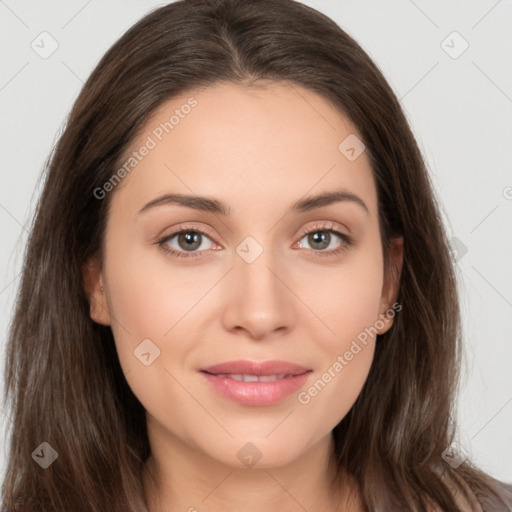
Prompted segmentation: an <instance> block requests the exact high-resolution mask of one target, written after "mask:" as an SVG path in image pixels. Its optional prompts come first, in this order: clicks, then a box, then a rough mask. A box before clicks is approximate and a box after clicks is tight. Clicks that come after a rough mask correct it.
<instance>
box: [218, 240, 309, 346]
mask: <svg viewBox="0 0 512 512" xmlns="http://www.w3.org/2000/svg"><path fill="white" fill-rule="evenodd" d="M240 254H242V253H240ZM291 276H292V273H291V272H288V271H286V270H284V269H283V265H281V264H279V263H278V262H277V261H276V259H275V257H274V256H273V253H272V251H271V250H270V249H265V250H263V252H262V253H261V254H260V255H259V256H258V257H257V258H256V259H255V260H254V261H252V262H251V261H250V259H249V260H246V259H244V258H243V257H241V256H239V255H238V254H235V260H234V268H233V270H232V271H231V272H230V279H229V282H228V283H227V286H226V288H227V290H226V294H227V295H226V297H225V302H224V310H223V323H224V327H225V329H227V330H228V331H231V332H236V331H239V332H244V333H245V334H246V335H247V336H248V337H250V338H252V339H255V340H263V339H269V338H272V337H275V336H279V335H281V336H282V335H283V334H285V333H287V332H289V331H290V330H291V329H293V326H294V323H295V321H296V318H297V311H296V307H297V303H298V302H299V301H298V300H297V298H296V296H295V295H294V292H293V283H289V281H290V280H291Z"/></svg>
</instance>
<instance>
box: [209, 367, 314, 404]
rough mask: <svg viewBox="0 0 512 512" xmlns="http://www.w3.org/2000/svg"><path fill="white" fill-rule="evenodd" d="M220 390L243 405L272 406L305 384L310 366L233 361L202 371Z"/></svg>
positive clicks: (212, 384)
mask: <svg viewBox="0 0 512 512" xmlns="http://www.w3.org/2000/svg"><path fill="white" fill-rule="evenodd" d="M200 372H201V374H202V375H203V376H204V378H205V380H206V381H207V382H208V383H209V384H210V386H211V388H212V389H213V390H215V391H216V393H218V394H220V395H222V396H223V397H225V398H228V399H229V400H232V401H234V402H237V403H240V404H243V405H259V406H263V405H272V404H275V403H277V402H280V401H281V400H283V399H284V398H286V397H287V396H289V395H290V394H291V393H293V392H295V391H297V390H298V389H299V388H300V387H302V386H303V385H304V384H305V382H306V380H307V379H308V377H309V374H310V373H311V372H312V370H311V369H310V368H307V367H305V366H300V365H297V364H293V363H289V362H286V361H266V362H264V363H258V362H253V361H230V362H226V363H222V364H217V365H214V366H208V367H206V368H202V369H201V370H200Z"/></svg>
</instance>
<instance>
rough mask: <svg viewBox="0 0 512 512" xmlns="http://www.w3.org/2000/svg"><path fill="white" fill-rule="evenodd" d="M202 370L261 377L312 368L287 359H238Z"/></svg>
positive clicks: (213, 373) (285, 374)
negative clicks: (259, 361) (257, 360)
mask: <svg viewBox="0 0 512 512" xmlns="http://www.w3.org/2000/svg"><path fill="white" fill-rule="evenodd" d="M201 371H202V372H206V373H210V374H212V375H256V376H258V377H260V376H270V375H284V376H293V375H300V374H301V373H305V372H307V371H311V368H307V367H305V366H300V365H298V364H294V363H289V362H287V361H265V362H262V363H258V362H255V361H245V360H238V361H228V362H226V363H221V364H216V365H214V366H208V367H206V368H201Z"/></svg>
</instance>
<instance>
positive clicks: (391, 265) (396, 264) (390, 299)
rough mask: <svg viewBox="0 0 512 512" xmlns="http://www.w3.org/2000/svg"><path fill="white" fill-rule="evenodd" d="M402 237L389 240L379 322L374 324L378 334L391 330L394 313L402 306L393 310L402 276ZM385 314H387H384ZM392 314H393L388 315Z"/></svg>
mask: <svg viewBox="0 0 512 512" xmlns="http://www.w3.org/2000/svg"><path fill="white" fill-rule="evenodd" d="M403 249H404V239H403V237H395V238H392V239H391V240H390V246H389V261H388V268H387V269H386V271H385V274H384V282H383V285H382V294H381V300H380V308H379V320H378V321H377V322H376V324H377V325H378V326H381V325H382V324H384V325H383V327H382V328H379V329H378V334H384V333H385V332H387V331H389V329H391V326H392V325H393V319H394V317H395V312H396V311H400V309H402V306H401V305H400V304H398V305H397V306H395V308H393V305H394V304H395V303H396V299H397V296H398V289H399V287H400V276H401V275H402V263H403V254H404V251H403ZM386 312H387V314H386ZM391 312H393V314H390V313H391Z"/></svg>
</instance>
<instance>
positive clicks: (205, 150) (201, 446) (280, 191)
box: [86, 83, 401, 467]
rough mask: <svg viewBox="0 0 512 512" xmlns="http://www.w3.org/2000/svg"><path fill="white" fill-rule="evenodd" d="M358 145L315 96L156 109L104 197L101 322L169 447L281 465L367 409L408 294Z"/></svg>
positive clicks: (97, 289) (187, 99)
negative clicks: (394, 268) (386, 263)
mask: <svg viewBox="0 0 512 512" xmlns="http://www.w3.org/2000/svg"><path fill="white" fill-rule="evenodd" d="M191 98H192V99H191ZM357 137H359V139H361V136H360V135H358V133H357V131H356V129H355V127H354V126H353V125H352V124H351V122H349V120H348V119H347V118H345V117H344V116H342V115H340V113H339V112H338V111H336V110H335V109H334V108H333V107H331V106H330V104H329V103H328V102H327V101H325V100H324V99H323V98H322V97H320V96H318V95H316V94H314V93H312V92H310V91H308V90H305V89H303V88H301V87H298V86H293V87H292V86H290V85H285V84H282V83H280V84H277V83H271V84H269V86H268V87H266V88H263V89H255V88H250V89H249V88H246V87H243V86H238V85H231V84H230V85H227V84H218V85H216V86H213V87H209V88H207V89H205V90H203V91H202V92H199V93H197V94H196V93H190V94H183V95H182V96H180V97H177V98H175V99H172V100H171V101H168V102H167V103H166V104H164V105H163V106H162V107H161V108H160V109H159V110H158V111H156V113H155V114H154V115H153V116H152V118H151V119H150V121H149V122H148V123H147V124H146V127H145V130H144V131H143V133H141V134H140V136H138V138H137V140H135V141H134V142H133V144H132V145H131V147H130V154H131V155H132V158H133V160H131V161H127V165H126V166H125V173H123V172H122V171H120V172H119V173H118V174H117V178H120V177H122V176H123V174H126V175H125V176H124V177H123V179H122V181H121V183H119V184H117V185H116V183H117V182H118V181H119V179H117V180H116V179H115V178H114V179H113V180H112V181H111V182H110V185H109V184H106V185H105V187H104V188H103V190H104V192H99V191H98V197H101V196H102V195H103V196H104V195H108V194H112V197H109V198H108V199H111V205H110V216H109V219H108V224H107V229H106V238H105V251H104V259H103V262H102V266H101V267H94V265H93V264H92V263H91V265H90V266H89V267H87V268H88V270H87V272H86V283H88V284H87V287H88V292H89V294H90V298H91V304H92V305H91V317H92V318H93V319H94V320H95V321H96V322H99V323H103V324H107V325H111V327H112V331H113V334H114V338H115V343H116V347H117V351H118V354H119V359H120V363H121V366H122V368H123V371H124V374H125V376H126V379H127V381H128V383H129V385H130V387H131V389H132V390H133V392H134V394H135V395H136V396H137V398H138V399H139V400H140V402H141V403H142V405H143V406H144V408H145V409H146V411H147V420H148V431H149V435H150V440H151V441H152V442H153V444H156V443H160V444H161V446H167V447H172V446H175V447H176V446H181V447H186V448H187V449H191V450H193V451H194V452H195V453H197V452H198V451H199V452H200V453H201V454H202V455H206V456H208V457H211V458H213V459H215V460H217V461H220V462H222V463H224V464H227V465H230V466H238V467H240V466H243V465H246V466H247V465H252V464H254V463H257V464H258V466H259V467H272V466H276V465H282V464H285V463H288V462H291V461H293V460H295V459H297V458H298V457H299V456H301V455H303V454H305V453H306V452H307V451H308V450H311V449H313V448H314V447H315V445H318V443H320V442H322V441H325V440H326V439H328V438H329V436H330V433H331V430H332V429H333V428H334V427H335V426H336V424H337V423H338V422H339V421H340V420H341V419H342V418H343V417H344V416H345V415H346V414H347V412H348V411H349V409H350V408H351V407H352V405H353V404H354V402H355V400H356V398H357V396H358V394H359V393H360V391H361V388H362V386H363V384H364V382H365V379H366V378H367V375H368V372H369V369H370V365H371V362H372V358H373V355H374V344H375V332H379V333H383V332H385V331H386V330H388V329H389V328H390V326H391V324H392V321H393V320H392V316H393V314H391V315H390V314H389V313H390V311H391V312H392V313H394V311H393V310H392V309H390V308H392V306H393V303H394V300H395V297H396V291H397V286H396V282H394V281H392V280H391V278H390V277H389V276H387V275H384V268H383V256H382V248H381V240H380V232H379V219H378V211H377V195H376V188H375V184H374V180H373V177H372V172H371V168H370V165H369V160H368V156H367V154H366V152H365V151H364V147H363V146H361V142H360V140H359V139H358V138H357ZM144 147H145V148H146V149H143V148H144ZM133 152H136V155H133V154H132V153H133ZM324 194H337V196H334V195H332V196H329V197H330V199H329V197H328V198H327V199H324V200H314V199H313V198H315V197H317V196H322V195H324ZM166 195H169V196H168V197H167V198H166V199H161V198H163V197H164V196H166ZM171 195H180V197H181V199H176V196H174V200H173V197H172V196H171ZM159 198H160V199H161V200H159V201H157V202H154V201H155V200H156V199H159ZM185 198H186V200H185ZM202 198H207V199H202ZM98 200H102V199H98ZM103 200H107V199H103ZM185 203H187V204H185ZM221 205H222V206H221ZM294 205H295V206H296V207H295V208H293V206H294ZM224 210H226V211H224ZM180 231H181V232H182V233H181V234H177V233H178V232H180ZM397 247H398V248H397V250H396V252H395V253H393V254H392V255H391V256H392V258H394V259H393V261H395V263H396V264H397V265H398V266H400V259H401V248H400V247H399V246H397ZM102 286H103V287H104V291H102V290H101V287H102ZM386 312H388V316H387V317H385V318H384V319H382V317H381V315H383V314H386ZM234 361H245V362H246V363H247V366H246V367H244V366H241V367H240V366H236V365H228V367H227V368H226V367H225V368H217V369H215V368H214V369H212V368H211V367H212V366H215V365H219V364H222V363H230V362H234ZM271 361H280V362H282V363H283V364H284V366H279V365H277V366H272V365H267V366H265V365H263V366H261V367H258V365H257V364H256V365H254V366H251V363H265V362H271ZM293 365H296V366H293ZM205 368H210V372H211V374H210V375H209V374H207V373H206V372H204V371H202V370H204V369H205ZM301 372H305V373H302V375H298V373H301ZM226 374H230V376H229V377H227V376H226ZM233 374H236V375H233ZM241 374H244V375H246V376H247V377H240V375H241ZM215 375H220V376H215ZM283 375H288V376H286V377H283ZM290 375H294V376H290ZM258 376H259V377H262V376H263V377H262V378H261V380H260V379H259V377H258ZM257 377H258V380H257ZM240 379H243V380H247V381H248V382H241V381H240Z"/></svg>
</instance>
